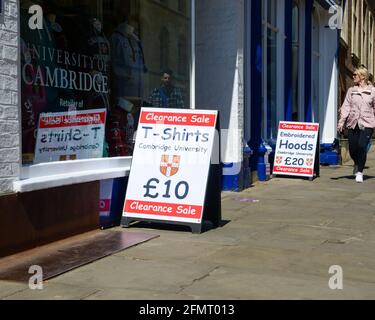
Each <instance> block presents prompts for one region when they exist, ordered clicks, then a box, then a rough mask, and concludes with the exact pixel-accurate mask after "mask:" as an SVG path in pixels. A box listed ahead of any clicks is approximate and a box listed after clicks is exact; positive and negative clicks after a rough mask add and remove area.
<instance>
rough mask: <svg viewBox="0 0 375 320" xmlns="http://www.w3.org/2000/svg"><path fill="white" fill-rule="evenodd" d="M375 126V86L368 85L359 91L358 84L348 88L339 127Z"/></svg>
mask: <svg viewBox="0 0 375 320" xmlns="http://www.w3.org/2000/svg"><path fill="white" fill-rule="evenodd" d="M357 124H358V126H359V127H360V128H375V87H374V86H372V85H369V86H367V87H366V88H365V89H364V90H362V92H361V91H359V87H358V86H354V87H351V88H350V89H349V90H348V93H347V95H346V98H345V101H344V103H343V105H342V107H341V110H340V120H339V123H338V129H339V130H340V128H344V127H346V128H348V129H354V128H355V127H356V126H357Z"/></svg>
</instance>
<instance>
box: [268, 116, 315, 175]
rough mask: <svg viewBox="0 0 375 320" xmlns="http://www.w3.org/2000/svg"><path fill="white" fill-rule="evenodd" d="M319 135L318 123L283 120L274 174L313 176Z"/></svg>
mask: <svg viewBox="0 0 375 320" xmlns="http://www.w3.org/2000/svg"><path fill="white" fill-rule="evenodd" d="M318 135H319V124H318V123H304V122H284V121H281V122H280V125H279V132H278V137H277V145H276V153H275V161H274V166H273V174H276V175H288V176H301V177H313V176H314V166H315V156H316V147H317V142H318Z"/></svg>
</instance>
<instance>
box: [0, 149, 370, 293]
mask: <svg viewBox="0 0 375 320" xmlns="http://www.w3.org/2000/svg"><path fill="white" fill-rule="evenodd" d="M368 166H369V167H370V168H369V169H367V170H366V172H365V174H366V176H365V182H364V183H363V184H357V183H356V182H355V180H354V178H353V177H352V176H351V172H352V168H351V167H350V166H349V165H345V166H342V167H337V168H331V167H323V168H322V170H321V178H319V179H316V180H315V181H313V182H310V181H307V180H299V179H283V178H274V179H272V180H270V181H268V182H266V183H257V184H256V185H255V186H254V187H253V188H251V189H249V190H247V191H245V192H242V193H239V194H237V193H224V194H223V197H222V198H223V204H222V207H223V214H222V215H223V220H225V221H226V222H227V223H226V224H225V225H224V226H223V227H221V228H219V229H216V230H212V231H209V232H206V233H204V234H202V235H193V234H191V233H190V232H187V231H173V230H152V229H139V228H131V229H129V230H126V231H127V232H146V233H151V234H155V233H156V234H160V238H158V239H156V240H152V241H150V242H148V243H146V244H142V245H140V246H138V247H135V248H132V249H129V250H125V251H123V252H120V253H118V254H115V255H113V256H110V257H108V258H105V259H102V260H100V261H98V262H95V263H92V264H90V265H87V266H85V267H82V268H79V269H77V270H74V271H71V272H69V273H66V274H64V275H62V276H60V277H58V278H55V279H52V280H50V281H47V282H46V283H45V284H44V289H43V290H40V291H38V290H36V291H32V290H30V289H28V287H27V286H26V284H16V283H9V282H0V298H3V299H139V300H147V299H168V300H169V299H374V298H375V210H374V209H375V196H374V195H375V193H374V191H375V153H371V154H370V158H369V161H368ZM243 201H246V202H243ZM116 230H117V231H118V232H123V231H124V229H121V228H117V229H116ZM332 265H339V266H341V267H342V269H343V275H344V280H343V284H344V288H343V290H331V289H329V287H328V281H329V278H330V277H331V276H332V275H330V274H329V273H328V271H329V268H330V267H331V266H332Z"/></svg>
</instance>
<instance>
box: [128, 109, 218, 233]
mask: <svg viewBox="0 0 375 320" xmlns="http://www.w3.org/2000/svg"><path fill="white" fill-rule="evenodd" d="M217 121H218V112H217V111H206V110H181V109H162V108H143V109H142V111H141V115H140V120H139V125H138V131H137V137H136V143H135V149H134V154H133V161H132V167H131V171H130V176H129V183H128V187H127V192H126V198H125V204H124V209H123V220H122V221H123V225H124V226H127V225H128V223H129V221H130V220H146V221H150V220H151V221H164V222H169V223H173V222H175V223H177V224H187V225H194V224H195V225H197V224H201V223H202V218H203V211H204V204H205V195H206V191H207V190H206V189H207V181H208V176H209V169H210V164H211V154H212V151H213V145H214V139H215V129H216V124H217Z"/></svg>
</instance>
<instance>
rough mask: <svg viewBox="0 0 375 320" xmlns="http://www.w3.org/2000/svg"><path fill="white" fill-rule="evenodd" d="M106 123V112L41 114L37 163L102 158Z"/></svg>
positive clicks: (36, 154) (36, 151)
mask: <svg viewBox="0 0 375 320" xmlns="http://www.w3.org/2000/svg"><path fill="white" fill-rule="evenodd" d="M105 120H106V110H105V109H96V110H86V111H69V112H59V113H42V114H40V117H39V124H38V134H37V141H36V147H35V159H34V162H35V163H42V162H51V161H64V160H76V159H91V158H101V157H102V156H103V145H104V135H105Z"/></svg>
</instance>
